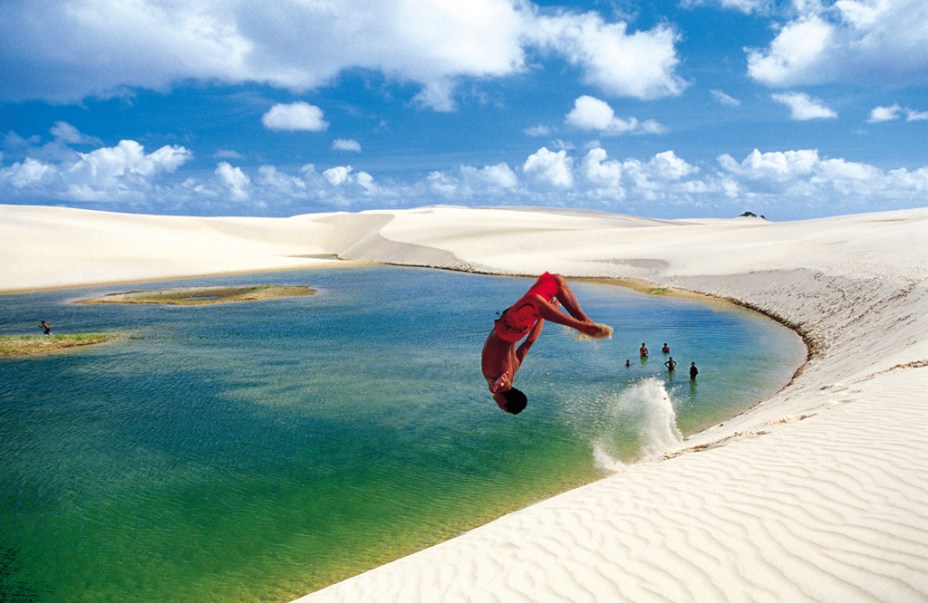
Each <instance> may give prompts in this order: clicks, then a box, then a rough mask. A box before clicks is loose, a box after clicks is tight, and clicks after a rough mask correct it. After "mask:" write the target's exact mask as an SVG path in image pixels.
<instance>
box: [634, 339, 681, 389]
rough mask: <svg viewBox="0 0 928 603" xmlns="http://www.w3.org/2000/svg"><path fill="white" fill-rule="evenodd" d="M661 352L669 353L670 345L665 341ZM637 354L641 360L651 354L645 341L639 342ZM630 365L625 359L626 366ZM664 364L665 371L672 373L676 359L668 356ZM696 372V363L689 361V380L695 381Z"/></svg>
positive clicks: (675, 365) (675, 366)
mask: <svg viewBox="0 0 928 603" xmlns="http://www.w3.org/2000/svg"><path fill="white" fill-rule="evenodd" d="M661 353H662V354H664V355H669V354H670V346H669V345H667V342H666V341H665V342H664V345H663V346H662V347H661ZM638 355H639V356H640V357H641V359H642V360H644V359H645V358H647V357H648V356H650V355H651V352H650V351H649V350H648V345H647V344H646V343H644V342H642V343H641V347H640V348H638ZM631 365H632V361H631V360H626V361H625V367H626V368H628V367H630V366H631ZM664 366H666V367H667V372H670V373H672V372H674V370H676V368H677V361H676V360H674V359H673V356H669V357H668V359H667V361H666V362H664ZM698 374H699V369H698V368H696V363H695V362H691V363H690V381H696V375H698Z"/></svg>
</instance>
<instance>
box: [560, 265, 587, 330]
mask: <svg viewBox="0 0 928 603" xmlns="http://www.w3.org/2000/svg"><path fill="white" fill-rule="evenodd" d="M551 276H553V277H554V280H555V282H557V301H559V302H561V305H562V306H564V309H565V310H567V312H568V313H569V314H570V315H571V316H573V317H574V318H576V319H577V320H579V321H581V322H592V321H591V320H590V317H589V316H587V315H586V313H585V312H584V311H583V309H582V308H581V307H580V302H578V301H577V298H576V297H574V292H573V291H572V290H571V289H570V285H568V284H567V280H566V279H565V278H564V277H563V276H561V275H560V274H553V275H551Z"/></svg>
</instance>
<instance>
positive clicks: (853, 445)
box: [0, 206, 928, 603]
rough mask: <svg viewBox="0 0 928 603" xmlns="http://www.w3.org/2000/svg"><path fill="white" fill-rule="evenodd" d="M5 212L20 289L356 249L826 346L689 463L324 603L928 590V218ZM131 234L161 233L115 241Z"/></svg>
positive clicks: (866, 594)
mask: <svg viewBox="0 0 928 603" xmlns="http://www.w3.org/2000/svg"><path fill="white" fill-rule="evenodd" d="M0 218H2V219H0V254H2V257H4V258H5V259H6V258H13V259H15V260H16V262H14V263H9V264H6V265H5V266H4V268H3V270H0V289H5V290H14V289H19V290H22V289H27V288H29V287H36V286H61V285H66V284H74V283H73V279H74V278H82V279H84V280H83V281H82V282H86V283H91V282H101V281H103V280H126V279H129V278H156V277H167V276H182V275H186V274H191V270H194V269H195V270H196V271H197V273H203V272H210V271H213V272H221V271H228V270H235V269H240V270H248V269H258V268H261V269H267V268H273V267H297V266H301V265H318V264H319V263H320V262H323V261H329V260H318V259H313V258H318V257H323V256H324V255H325V254H337V255H338V257H340V258H344V259H350V260H358V261H381V262H391V263H397V264H410V265H424V266H433V267H440V268H451V269H458V270H475V271H484V272H498V273H508V274H539V273H540V272H542V271H544V270H550V271H552V272H561V273H564V274H565V275H568V276H598V277H609V278H624V279H628V278H631V279H641V280H644V281H647V282H649V283H652V284H654V285H656V286H661V287H680V288H684V289H689V290H693V291H699V292H702V293H707V294H711V295H717V296H721V297H729V298H733V299H737V300H739V301H741V302H743V303H746V304H748V305H751V306H753V307H755V308H758V309H760V310H763V311H765V312H767V313H770V314H773V315H775V316H777V317H779V318H781V319H782V320H784V321H786V322H788V323H789V324H791V325H793V326H795V327H797V328H798V329H800V330H801V331H802V332H803V334H804V335H805V336H806V338H807V341H808V342H809V343H810V346H811V348H812V356H811V358H810V360H809V362H808V364H807V365H806V366H805V367H804V369H803V370H802V371H801V373H800V374H799V375H798V377H797V378H796V379H795V380H794V382H793V383H792V384H791V385H790V386H789V387H787V388H786V389H785V390H783V391H782V392H780V393H779V394H777V395H776V396H774V397H773V398H772V399H771V400H768V401H767V402H765V403H763V404H760V405H758V406H757V407H755V408H754V409H752V410H751V411H750V412H747V413H745V414H743V415H741V416H739V417H736V418H735V419H733V420H730V421H726V422H725V423H724V424H722V425H717V426H715V427H712V428H710V429H709V430H707V431H705V432H703V433H701V434H698V435H696V436H694V437H692V438H690V439H689V440H687V441H686V442H685V443H684V449H683V450H681V451H677V452H676V453H674V454H670V455H667V457H666V458H664V459H663V460H661V461H658V462H652V463H647V464H640V465H635V466H631V467H628V468H626V469H625V470H623V471H622V472H620V473H617V474H615V475H613V476H610V477H608V478H606V479H604V480H601V481H599V482H597V483H595V484H592V485H590V486H587V487H584V488H581V489H578V490H574V491H572V492H568V493H566V494H563V495H560V496H557V497H554V498H552V499H550V500H548V501H545V502H542V503H539V504H537V505H534V506H532V507H529V508H527V509H524V510H522V511H520V512H517V513H514V514H512V515H509V516H506V517H503V518H501V519H499V520H497V521H495V522H493V523H490V524H488V525H486V526H483V527H481V528H478V529H476V530H473V531H471V532H469V533H467V534H465V535H463V536H461V537H459V538H456V539H454V540H451V541H448V542H445V543H443V544H441V545H438V546H435V547H432V548H430V549H427V550H424V551H421V552H419V553H417V554H415V555H412V556H410V557H406V558H404V559H400V560H398V561H396V562H393V563H391V564H388V565H385V566H383V567H380V568H378V569H375V570H373V571H370V572H367V573H365V574H362V575H360V576H357V577H355V578H352V579H349V580H347V581H345V582H342V583H339V584H336V585H333V586H331V587H329V588H327V589H324V590H322V591H319V592H317V593H314V594H312V595H309V596H307V597H304V598H303V599H301V601H303V602H304V603H305V602H310V601H312V602H315V601H423V602H426V601H428V602H431V601H504V602H509V601H545V602H547V601H571V602H573V601H623V600H624V601H806V600H815V601H893V602H904V601H925V600H928V569H926V568H928V544H926V543H928V502H926V501H928V460H926V459H928V437H926V430H928V411H926V406H928V394H926V392H928V295H926V288H928V285H926V283H928V261H926V260H928V209H915V210H906V211H899V212H888V213H879V214H863V215H857V216H843V217H836V218H825V219H819V220H808V221H801V222H784V223H771V222H766V221H764V220H759V219H750V218H748V219H744V218H742V219H732V220H670V221H667V220H647V219H642V218H631V217H625V216H615V215H611V214H599V213H592V212H569V211H550V210H549V211H544V210H527V209H470V208H453V207H441V208H423V209H417V210H404V211H383V212H364V213H362V214H326V215H319V216H301V217H298V218H291V219H288V220H281V221H277V222H274V221H268V220H256V221H254V222H253V223H250V222H249V221H248V220H246V219H238V220H235V221H229V220H226V221H223V219H213V220H209V219H194V218H174V219H171V220H166V219H164V218H152V217H147V216H132V217H130V218H126V217H121V216H117V215H115V214H94V213H92V212H77V213H75V212H74V211H73V210H62V209H52V208H22V207H11V206H6V207H3V206H0ZM113 225H118V226H119V227H120V228H121V229H123V230H124V231H126V230H128V231H132V230H133V229H135V230H136V231H137V232H139V233H142V234H143V235H144V236H140V237H135V238H132V237H128V238H126V237H123V235H124V232H123V233H121V234H120V235H119V236H118V237H117V236H115V235H113V236H109V235H107V236H99V231H100V230H101V229H102V230H103V231H106V229H107V228H111V227H112V226H113ZM88 227H93V228H89V229H88ZM94 228H96V229H97V230H96V232H97V235H98V236H96V237H93V236H89V235H88V234H87V233H88V232H90V233H93V232H94ZM49 229H51V230H52V231H53V233H52V234H54V235H55V238H53V239H52V240H57V241H64V242H66V243H67V244H68V254H70V255H67V256H66V257H67V258H68V259H67V261H62V262H59V263H58V264H55V263H51V264H49V263H48V262H47V259H48V258H49V257H51V256H55V255H56V254H57V255H59V256H61V257H65V255H64V249H63V248H62V249H57V248H55V249H52V248H49V247H48V246H47V245H46V244H45V243H43V241H47V240H49V237H42V236H39V235H40V234H41V233H45V234H48V231H49ZM162 236H166V237H169V239H170V240H172V241H174V242H175V243H174V245H173V248H174V249H181V250H183V252H184V254H185V255H189V253H192V252H196V251H197V250H198V249H199V250H200V252H199V253H200V255H198V256H196V257H198V258H199V259H198V261H197V262H196V264H195V266H191V265H190V264H189V263H186V262H185V261H184V260H185V258H183V257H177V256H175V255H172V253H174V252H171V251H169V250H166V249H165V247H164V246H161V247H158V246H155V247H142V246H141V245H142V243H141V242H143V241H144V240H146V237H149V238H151V239H152V240H154V239H158V238H159V237H162ZM120 237H122V238H120ZM237 239H241V244H238V243H237ZM159 240H160V239H159ZM100 241H104V242H106V244H107V246H106V247H101V243H100ZM133 241H138V242H133ZM201 248H202V249H201ZM223 250H228V253H224V251H223ZM233 250H234V255H233ZM243 257H247V258H248V261H247V262H244V261H243V260H242V259H241V258H243ZM14 264H15V267H14ZM48 266H52V267H51V268H49V267H48ZM67 266H71V267H72V268H74V267H75V266H76V267H79V268H80V272H79V274H77V275H76V276H75V274H74V273H70V274H67V273H66V272H65V268H66V267H67ZM139 266H142V267H144V270H140V269H139ZM36 274H39V275H40V276H35V275H36ZM106 275H110V276H109V277H108V278H107V277H106ZM68 279H71V280H68ZM27 281H28V283H27Z"/></svg>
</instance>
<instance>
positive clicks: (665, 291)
mask: <svg viewBox="0 0 928 603" xmlns="http://www.w3.org/2000/svg"><path fill="white" fill-rule="evenodd" d="M647 293H648V294H649V295H671V294H672V293H673V289H670V288H669V287H651V288H649V289H648V290H647Z"/></svg>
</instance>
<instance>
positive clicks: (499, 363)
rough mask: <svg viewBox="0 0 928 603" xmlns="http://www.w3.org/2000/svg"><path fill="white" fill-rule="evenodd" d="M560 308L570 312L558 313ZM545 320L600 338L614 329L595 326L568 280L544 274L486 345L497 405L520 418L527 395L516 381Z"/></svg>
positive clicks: (507, 313) (495, 328)
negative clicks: (520, 342)
mask: <svg viewBox="0 0 928 603" xmlns="http://www.w3.org/2000/svg"><path fill="white" fill-rule="evenodd" d="M558 305H560V306H562V307H563V308H564V309H565V310H567V313H566V314H565V313H564V312H561V311H560V310H558ZM545 320H550V321H551V322H556V323H558V324H561V325H565V326H568V327H570V328H572V329H576V330H577V331H580V332H581V333H583V334H584V335H588V336H590V337H594V338H596V339H602V338H606V337H610V336H611V335H612V327H610V326H608V325H603V324H598V323H595V322H593V321H591V320H590V319H589V317H588V316H587V315H586V314H584V312H583V310H582V309H581V308H580V304H579V303H577V300H576V298H575V297H574V294H573V292H572V291H571V290H570V287H569V286H568V284H567V281H566V280H564V277H562V276H561V275H560V274H550V273H548V272H545V273H544V274H542V275H541V276H540V277H538V280H537V281H535V284H534V285H532V286H531V287H530V288H529V290H528V291H527V292H526V293H525V295H523V296H522V297H520V298H519V299H518V301H516V303H514V304H512V305H511V306H510V307H508V308H506V309H505V310H504V311H503V313H502V315H501V316H500V317H499V319H497V320H496V322H495V323H494V325H493V329H492V330H491V331H490V335H489V336H488V337H487V340H486V342H485V343H484V344H483V354H482V362H481V366H482V368H483V376H484V377H485V378H486V380H487V385H488V386H489V388H490V392H491V393H492V394H493V399H494V400H495V401H496V404H497V405H499V407H500V408H501V409H503V410H505V411H506V412H508V413H511V414H514V415H517V414H519V413H520V412H522V410H523V409H525V406H526V405H527V404H528V399H527V398H526V397H525V394H523V393H522V392H521V391H519V390H517V389H516V388H514V387H513V386H512V382H513V379H514V378H515V376H516V373H517V372H518V371H519V367H520V366H522V361H523V360H525V356H526V354H528V351H529V350H530V349H531V347H532V344H534V343H535V341H536V340H537V339H538V336H539V335H540V334H541V327H542V325H543V324H544V322H545ZM526 335H527V337H526ZM523 337H524V338H525V341H523V342H522V344H521V345H520V346H518V348H517V347H516V344H517V343H518V342H519V341H520V340H521V339H522V338H523Z"/></svg>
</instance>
